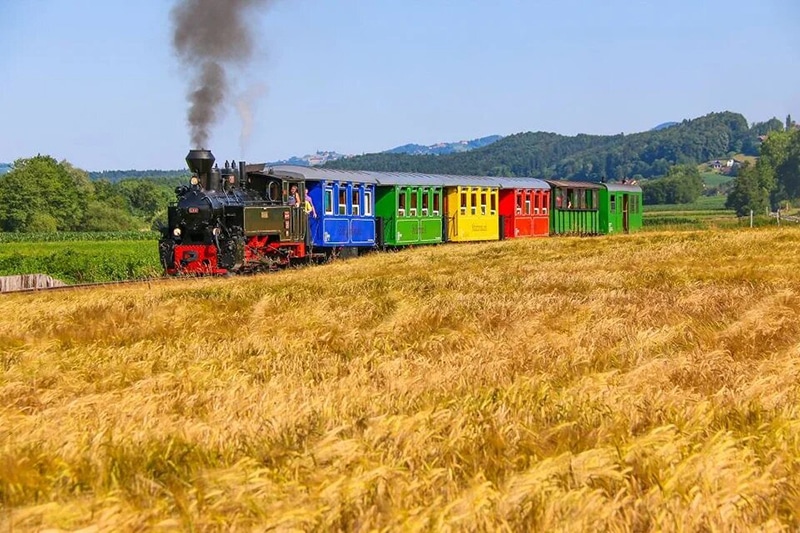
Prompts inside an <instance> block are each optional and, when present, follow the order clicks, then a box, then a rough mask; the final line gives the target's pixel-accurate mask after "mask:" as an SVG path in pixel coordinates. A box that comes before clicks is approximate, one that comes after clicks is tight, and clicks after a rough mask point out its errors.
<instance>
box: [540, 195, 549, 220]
mask: <svg viewBox="0 0 800 533" xmlns="http://www.w3.org/2000/svg"><path fill="white" fill-rule="evenodd" d="M548 205H550V192H549V191H542V214H543V215H546V214H547V207H548Z"/></svg>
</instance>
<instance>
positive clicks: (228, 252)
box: [159, 150, 308, 274]
mask: <svg viewBox="0 0 800 533" xmlns="http://www.w3.org/2000/svg"><path fill="white" fill-rule="evenodd" d="M186 163H187V164H188V165H189V169H190V170H191V171H192V178H191V182H190V184H189V185H181V186H178V187H177V188H176V189H175V194H176V195H177V202H175V203H174V204H172V205H170V206H169V208H168V213H167V218H168V225H167V227H166V228H164V229H163V230H162V236H161V239H160V241H159V254H160V256H161V263H162V265H163V266H164V270H165V271H166V272H167V274H179V273H188V274H227V273H230V272H246V271H249V270H259V269H265V268H267V269H268V268H275V267H277V266H281V265H288V264H290V263H291V262H292V260H294V259H301V258H304V257H306V246H307V243H306V237H307V233H308V217H307V214H306V213H305V211H304V210H303V209H301V208H300V207H301V206H298V205H290V204H291V203H292V202H290V201H289V193H290V190H295V188H296V191H297V194H298V195H299V197H300V198H302V197H303V195H304V194H305V183H304V182H303V180H297V179H291V177H289V176H284V177H281V176H278V175H275V174H273V173H269V172H265V171H264V166H263V165H261V166H260V167H259V166H258V165H254V166H252V167H248V166H247V165H246V164H245V163H244V162H240V163H239V165H238V168H237V165H236V163H235V162H234V161H232V162H230V163H229V162H227V161H226V162H225V165H224V167H223V168H221V169H220V168H219V167H218V166H217V165H215V158H214V155H213V154H212V153H211V151H210V150H190V151H189V154H188V155H187V156H186Z"/></svg>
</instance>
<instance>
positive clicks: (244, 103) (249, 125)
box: [236, 83, 267, 157]
mask: <svg viewBox="0 0 800 533" xmlns="http://www.w3.org/2000/svg"><path fill="white" fill-rule="evenodd" d="M266 92H267V86H266V85H264V84H261V83H259V84H257V85H253V86H252V87H250V88H249V89H247V90H246V91H245V92H244V93H242V94H241V95H239V97H238V98H237V99H236V110H237V111H238V112H239V118H241V119H242V131H241V133H240V134H239V149H240V155H241V156H242V157H244V156H245V155H246V152H247V145H248V143H249V141H250V135H251V134H252V133H253V121H254V118H255V117H254V115H255V107H256V103H257V102H258V100H259V99H261V97H262V96H264V94H266Z"/></svg>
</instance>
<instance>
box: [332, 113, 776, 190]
mask: <svg viewBox="0 0 800 533" xmlns="http://www.w3.org/2000/svg"><path fill="white" fill-rule="evenodd" d="M782 128H783V123H782V122H781V121H779V120H777V119H772V120H770V121H769V122H763V123H758V124H754V125H753V126H752V127H751V126H749V125H748V123H747V120H746V119H745V117H744V116H742V115H741V114H739V113H732V112H728V111H726V112H722V113H711V114H708V115H705V116H703V117H700V118H696V119H693V120H684V121H683V122H681V123H679V124H676V125H674V126H671V127H667V128H664V129H661V130H657V131H646V132H642V133H635V134H630V135H624V134H619V135H586V134H580V135H576V136H565V135H559V134H556V133H547V132H535V133H531V132H528V133H519V134H516V135H510V136H508V137H505V138H503V139H501V140H499V141H497V142H495V143H493V144H491V145H489V146H486V147H484V148H479V149H476V150H473V151H470V152H465V153H459V154H450V155H440V156H417V155H407V154H388V153H380V154H367V155H363V156H358V157H352V158H348V159H341V160H338V161H334V162H331V163H329V164H327V165H325V166H326V167H327V168H337V169H352V170H376V171H396V172H402V171H405V172H425V173H440V174H481V175H490V176H532V177H538V178H556V177H557V178H559V179H572V180H587V181H600V180H601V179H603V178H605V179H609V180H616V179H622V178H625V177H635V178H650V177H656V176H664V175H666V174H667V172H668V169H669V167H670V166H672V165H675V164H698V163H701V162H703V161H708V160H710V159H715V158H720V157H725V156H726V155H728V154H730V153H745V154H750V155H757V154H758V136H759V135H763V134H765V133H767V132H768V131H771V130H772V129H782Z"/></svg>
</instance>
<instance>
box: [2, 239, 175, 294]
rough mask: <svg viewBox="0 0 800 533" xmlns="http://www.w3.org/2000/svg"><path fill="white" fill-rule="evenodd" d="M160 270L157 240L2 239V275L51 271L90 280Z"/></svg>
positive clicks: (65, 279)
mask: <svg viewBox="0 0 800 533" xmlns="http://www.w3.org/2000/svg"><path fill="white" fill-rule="evenodd" d="M151 238H152V237H151ZM161 272H162V268H161V264H160V262H159V259H158V242H157V241H155V240H125V241H111V240H108V241H105V240H102V241H89V240H83V241H53V242H0V276H8V275H12V274H48V275H50V276H52V277H54V278H56V279H60V280H61V281H63V282H65V283H88V282H97V281H119V280H125V279H134V278H146V277H152V276H158V275H160V274H161Z"/></svg>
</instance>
